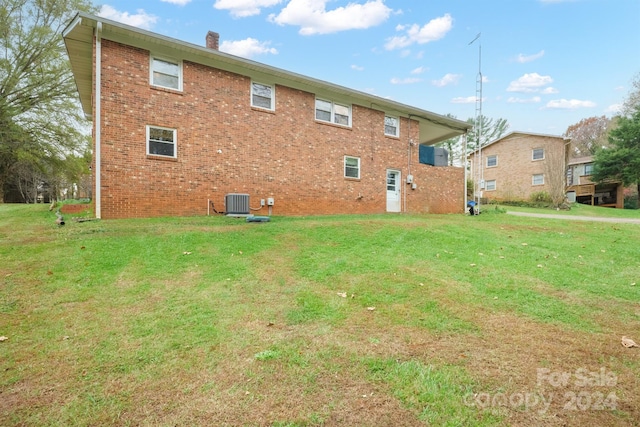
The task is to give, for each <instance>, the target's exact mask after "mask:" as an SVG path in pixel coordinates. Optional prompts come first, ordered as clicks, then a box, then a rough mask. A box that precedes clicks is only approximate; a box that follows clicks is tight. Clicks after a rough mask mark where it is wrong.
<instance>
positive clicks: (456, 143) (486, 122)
mask: <svg viewBox="0 0 640 427" xmlns="http://www.w3.org/2000/svg"><path fill="white" fill-rule="evenodd" d="M447 117H449V118H452V119H455V118H456V117H455V116H453V115H451V114H447ZM467 123H469V124H471V125H474V126H475V124H476V121H475V119H473V118H469V119H467ZM480 123H481V124H482V138H481V140H482V146H483V147H484V146H485V145H487V144H488V143H490V142H491V141H493V140H495V139H498V138H500V137H502V136H504V134H505V133H506V132H507V130H508V129H509V123H508V122H507V120H506V119H502V118H499V119H491V118H489V117H487V116H484V115H483V116H481V117H480ZM476 129H477V127H474V129H473V130H471V131H470V132H469V134H468V135H467V152H466V153H463V151H464V148H463V145H464V143H463V138H464V136H456V137H453V138H449V139H447V140H445V141H442V142H440V143H438V146H439V147H443V148H446V149H447V150H448V151H449V164H450V165H454V164H455V159H457V158H460V159H461V160H460V166H461V165H462V164H463V163H464V156H465V154H466V155H468V154H470V153H472V152H473V151H475V150H477V149H478V134H477V131H476Z"/></svg>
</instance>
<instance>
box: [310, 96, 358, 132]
mask: <svg viewBox="0 0 640 427" xmlns="http://www.w3.org/2000/svg"><path fill="white" fill-rule="evenodd" d="M316 120H321V121H323V122H329V123H335V124H338V125H342V126H351V107H349V106H347V105H342V104H336V103H334V102H331V101H324V100H322V99H316Z"/></svg>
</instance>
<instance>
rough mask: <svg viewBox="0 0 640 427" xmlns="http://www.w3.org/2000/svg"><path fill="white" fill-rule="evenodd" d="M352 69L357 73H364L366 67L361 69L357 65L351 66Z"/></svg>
mask: <svg viewBox="0 0 640 427" xmlns="http://www.w3.org/2000/svg"><path fill="white" fill-rule="evenodd" d="M351 69H352V70H356V71H364V67H361V66H359V65H355V64H354V65H352V66H351Z"/></svg>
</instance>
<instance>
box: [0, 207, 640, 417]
mask: <svg viewBox="0 0 640 427" xmlns="http://www.w3.org/2000/svg"><path fill="white" fill-rule="evenodd" d="M592 209H594V208H590V207H587V209H584V210H583V208H582V207H580V208H579V209H578V211H580V213H579V214H582V215H586V214H591V212H592ZM607 211H608V212H612V211H614V210H607ZM636 215H637V212H636ZM55 219H56V217H55V214H54V213H52V212H49V211H48V210H47V206H43V205H0V336H4V337H6V338H7V339H6V340H4V341H2V342H0V372H1V373H2V375H1V376H0V419H2V422H1V424H2V425H9V426H12V425H16V426H17V425H51V426H58V425H60V426H62V425H65V426H66V425H166V426H169V425H207V426H212V425H216V426H223V425H229V426H333V425H341V426H342V425H347V426H385V425H393V426H412V425H423V426H430V425H433V426H502V425H545V426H546V425H548V426H555V425H594V426H596V425H607V426H635V425H637V422H638V419H640V402H639V400H638V398H637V396H638V393H639V392H640V348H625V347H623V346H622V345H621V343H620V339H621V337H622V336H623V335H626V336H629V337H631V338H633V339H635V340H636V342H638V343H640V304H639V301H640V280H638V271H640V257H638V253H639V251H638V243H639V242H640V225H635V224H611V223H597V222H583V221H580V222H573V221H560V220H545V219H538V218H523V217H514V216H510V215H505V214H499V213H492V212H486V214H483V215H480V216H477V217H469V216H464V215H370V216H327V217H295V218H283V217H274V218H272V220H271V222H268V223H246V222H245V221H244V220H242V219H234V218H226V217H221V216H215V217H213V216H212V217H193V218H159V219H135V220H109V221H99V220H96V221H89V222H76V221H73V220H72V219H71V218H65V219H66V225H65V226H62V227H58V226H57V225H56V224H55ZM637 282H638V283H637ZM636 283H637V284H636ZM604 379H608V380H607V381H605V380H604ZM545 402H547V403H548V405H547V404H546V403H545Z"/></svg>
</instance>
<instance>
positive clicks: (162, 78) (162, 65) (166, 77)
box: [150, 56, 182, 90]
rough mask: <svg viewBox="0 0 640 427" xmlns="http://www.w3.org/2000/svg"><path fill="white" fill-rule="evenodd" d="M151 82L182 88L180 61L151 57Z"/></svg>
mask: <svg viewBox="0 0 640 427" xmlns="http://www.w3.org/2000/svg"><path fill="white" fill-rule="evenodd" d="M150 68H151V84H152V85H154V86H160V87H166V88H169V89H175V90H182V63H181V62H179V61H169V60H165V59H159V58H155V57H153V56H152V57H151V67H150Z"/></svg>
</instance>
